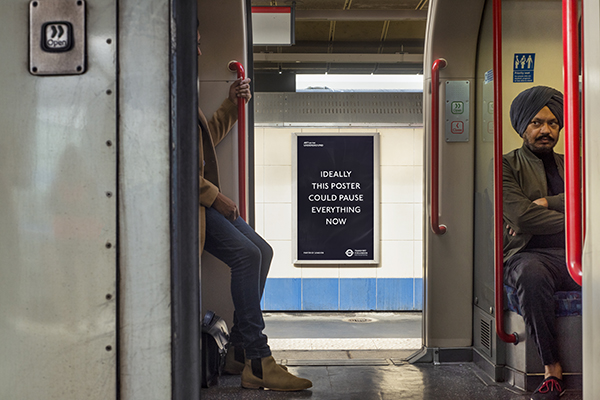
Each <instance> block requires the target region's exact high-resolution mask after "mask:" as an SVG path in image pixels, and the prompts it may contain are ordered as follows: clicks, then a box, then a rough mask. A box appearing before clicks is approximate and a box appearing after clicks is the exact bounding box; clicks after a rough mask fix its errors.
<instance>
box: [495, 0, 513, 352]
mask: <svg viewBox="0 0 600 400" xmlns="http://www.w3.org/2000/svg"><path fill="white" fill-rule="evenodd" d="M493 7H494V39H493V42H494V61H493V71H494V267H495V271H496V274H495V279H494V292H495V301H494V303H495V305H494V308H495V310H496V334H497V335H498V337H499V338H500V340H502V341H503V342H506V343H515V344H516V343H517V342H518V341H519V338H518V336H517V334H516V333H512V334H507V333H506V332H505V331H504V253H503V248H504V218H503V210H504V208H503V204H502V1H501V0H494V3H493Z"/></svg>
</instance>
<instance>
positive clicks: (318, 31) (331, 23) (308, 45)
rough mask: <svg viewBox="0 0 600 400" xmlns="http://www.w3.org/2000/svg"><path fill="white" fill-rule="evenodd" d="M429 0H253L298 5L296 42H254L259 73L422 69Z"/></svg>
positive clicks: (404, 71) (254, 3) (405, 71)
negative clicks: (281, 44)
mask: <svg viewBox="0 0 600 400" xmlns="http://www.w3.org/2000/svg"><path fill="white" fill-rule="evenodd" d="M428 3H429V0H296V1H293V0H281V1H272V0H252V6H293V7H295V44H294V45H292V46H254V68H255V71H256V72H263V73H267V72H277V71H279V72H281V71H284V72H293V73H324V72H329V73H376V74H381V73H383V74H415V73H422V69H423V47H424V42H425V27H426V19H427V6H428Z"/></svg>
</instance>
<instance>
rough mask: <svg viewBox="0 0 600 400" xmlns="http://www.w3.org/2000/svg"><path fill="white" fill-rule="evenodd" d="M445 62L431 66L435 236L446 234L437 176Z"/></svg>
mask: <svg viewBox="0 0 600 400" xmlns="http://www.w3.org/2000/svg"><path fill="white" fill-rule="evenodd" d="M446 64H447V63H446V60H444V59H443V58H439V59H437V60H435V61H434V62H433V65H432V66H431V199H430V200H431V229H432V230H433V233H435V234H436V235H443V234H444V233H446V225H440V206H439V187H440V182H439V174H440V158H439V155H440V138H439V136H440V68H446Z"/></svg>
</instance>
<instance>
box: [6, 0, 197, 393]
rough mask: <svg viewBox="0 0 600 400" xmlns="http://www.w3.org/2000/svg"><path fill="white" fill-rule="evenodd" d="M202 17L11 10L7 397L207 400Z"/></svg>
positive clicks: (16, 4) (145, 10) (157, 0)
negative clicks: (201, 269)
mask: <svg viewBox="0 0 600 400" xmlns="http://www.w3.org/2000/svg"><path fill="white" fill-rule="evenodd" d="M196 10H197V9H196V4H195V3H194V2H187V1H180V0H172V1H169V0H148V1H144V2H139V1H130V0H123V1H119V2H115V1H112V0H99V1H93V2H92V1H85V0H72V1H64V0H32V1H30V2H23V1H20V0H7V1H3V2H2V4H1V5H0V22H1V23H0V37H2V40H1V41H0V54H2V56H1V57H0V86H1V87H2V91H1V92H0V105H1V106H0V121H1V123H0V125H1V126H2V138H3V144H2V146H1V147H0V152H1V157H0V158H1V160H2V161H0V183H1V184H2V192H1V194H0V204H1V205H2V207H1V211H0V221H1V226H2V228H1V229H0V237H1V238H2V243H1V244H0V258H1V259H2V264H1V265H2V266H1V275H2V279H0V352H1V353H2V357H0V397H1V398H15V399H20V400H21V399H22V400H29V399H48V400H51V399H71V398H88V399H98V400H100V399H102V400H107V399H108V400H110V399H117V398H119V399H134V398H135V399H138V398H160V399H192V398H199V392H200V370H199V360H200V348H199V334H200V332H199V329H200V324H199V302H198V299H199V281H198V226H197V221H198V219H197V209H198V206H197V204H198V175H197V171H198V163H197V160H198V140H197V114H196V105H197V100H196V99H197V98H196V79H197V68H196V60H197V59H196V35H195V31H196V27H197V19H196V13H197V12H196ZM194 211H195V213H194ZM190 221H192V222H191V223H190Z"/></svg>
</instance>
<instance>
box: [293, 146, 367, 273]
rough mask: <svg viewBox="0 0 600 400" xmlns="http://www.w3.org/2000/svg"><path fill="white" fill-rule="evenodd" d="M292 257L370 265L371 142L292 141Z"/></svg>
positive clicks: (299, 259)
mask: <svg viewBox="0 0 600 400" xmlns="http://www.w3.org/2000/svg"><path fill="white" fill-rule="evenodd" d="M297 185H298V187H297V194H298V199H297V210H298V215H297V218H298V225H297V226H298V232H297V234H298V239H297V246H298V247H297V258H298V261H302V260H323V261H342V262H343V261H353V262H356V261H364V262H368V261H373V260H374V240H375V235H374V234H375V230H374V137H373V136H372V135H368V136H359V135H349V136H341V135H340V136H333V135H332V136H321V135H315V136H298V137H297Z"/></svg>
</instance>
